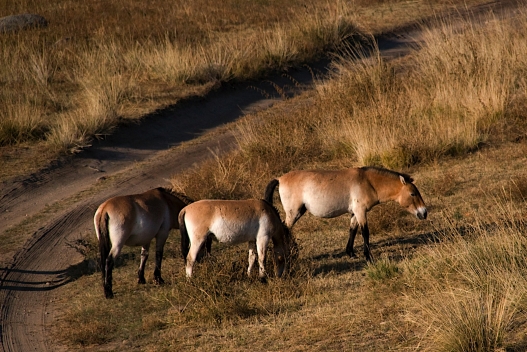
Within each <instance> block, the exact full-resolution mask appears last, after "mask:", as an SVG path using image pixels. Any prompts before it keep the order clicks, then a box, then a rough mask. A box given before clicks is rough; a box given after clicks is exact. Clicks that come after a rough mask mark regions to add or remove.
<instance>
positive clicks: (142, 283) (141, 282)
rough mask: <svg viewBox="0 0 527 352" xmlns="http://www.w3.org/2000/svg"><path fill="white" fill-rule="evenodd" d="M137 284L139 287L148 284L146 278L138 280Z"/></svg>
mask: <svg viewBox="0 0 527 352" xmlns="http://www.w3.org/2000/svg"><path fill="white" fill-rule="evenodd" d="M137 283H138V284H139V285H144V284H146V280H145V278H144V277H142V278H139V279H137Z"/></svg>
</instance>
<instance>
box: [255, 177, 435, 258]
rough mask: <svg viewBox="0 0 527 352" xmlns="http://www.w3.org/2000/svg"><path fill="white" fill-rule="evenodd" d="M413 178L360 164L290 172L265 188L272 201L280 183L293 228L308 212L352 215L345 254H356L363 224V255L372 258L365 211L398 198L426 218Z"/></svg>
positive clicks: (324, 214) (270, 201) (282, 197)
mask: <svg viewBox="0 0 527 352" xmlns="http://www.w3.org/2000/svg"><path fill="white" fill-rule="evenodd" d="M412 182H413V179H412V178H411V177H410V176H408V175H406V174H401V173H398V172H395V171H391V170H387V169H383V168H377V167H361V168H349V169H344V170H338V171H324V170H306V171H301V170H298V171H291V172H289V173H287V174H285V175H283V176H281V177H279V178H276V179H273V180H272V181H271V182H269V184H268V185H267V188H266V190H265V199H266V200H267V201H268V202H269V203H271V204H272V201H273V192H274V189H275V188H276V186H277V185H278V184H280V187H279V194H280V199H281V201H282V205H283V207H284V211H285V213H286V220H285V223H286V225H287V226H288V227H289V228H291V227H292V226H293V225H294V224H295V222H296V221H297V220H298V219H300V217H301V216H302V215H303V214H304V213H305V212H306V210H307V211H309V212H310V213H311V214H313V215H314V216H317V217H321V218H334V217H337V216H340V215H342V214H345V213H349V214H351V223H350V230H349V240H348V244H347V246H346V253H347V254H348V255H349V256H350V257H355V252H354V251H353V243H354V242H355V235H356V234H357V230H358V228H359V227H360V228H361V233H362V237H363V239H364V255H365V256H366V259H367V260H368V261H371V260H372V256H371V252H370V244H369V243H370V242H369V238H370V233H369V230H368V222H367V219H366V213H367V212H368V211H370V209H371V208H373V207H374V206H375V205H377V204H379V203H382V202H386V201H390V200H393V201H396V202H398V203H399V204H400V205H401V206H402V207H403V208H406V209H407V210H408V211H409V212H410V213H412V214H415V215H416V216H417V217H418V218H419V219H421V220H422V219H426V216H427V210H426V206H425V203H424V201H423V199H422V198H421V194H420V193H419V190H418V189H417V187H415V185H414V184H413V183H412Z"/></svg>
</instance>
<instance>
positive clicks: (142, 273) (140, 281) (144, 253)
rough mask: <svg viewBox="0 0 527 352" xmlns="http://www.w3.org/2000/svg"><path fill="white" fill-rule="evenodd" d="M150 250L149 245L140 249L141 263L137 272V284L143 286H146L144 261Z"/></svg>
mask: <svg viewBox="0 0 527 352" xmlns="http://www.w3.org/2000/svg"><path fill="white" fill-rule="evenodd" d="M149 249H150V244H147V245H146V246H143V247H142V248H141V263H140V264H139V270H138V271H137V283H138V284H141V285H144V284H146V280H145V266H146V260H147V259H148V251H149Z"/></svg>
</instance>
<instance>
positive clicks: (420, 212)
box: [416, 208, 428, 220]
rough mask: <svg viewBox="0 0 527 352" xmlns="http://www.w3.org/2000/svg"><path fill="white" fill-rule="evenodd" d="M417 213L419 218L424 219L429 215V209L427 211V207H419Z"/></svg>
mask: <svg viewBox="0 0 527 352" xmlns="http://www.w3.org/2000/svg"><path fill="white" fill-rule="evenodd" d="M416 215H417V218H418V219H419V220H424V219H426V217H427V216H428V211H426V208H419V209H417V214H416Z"/></svg>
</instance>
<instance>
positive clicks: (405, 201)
mask: <svg viewBox="0 0 527 352" xmlns="http://www.w3.org/2000/svg"><path fill="white" fill-rule="evenodd" d="M399 179H400V181H401V183H402V187H401V189H400V191H399V195H398V197H397V202H398V203H399V204H400V205H401V206H402V207H403V208H405V209H406V210H408V212H410V213H412V214H414V215H415V216H417V218H419V219H420V220H424V219H426V217H427V215H428V212H427V210H426V205H425V202H424V200H423V198H422V197H421V193H419V190H418V189H417V187H415V185H414V184H413V183H412V179H411V178H405V177H404V176H403V175H401V176H399Z"/></svg>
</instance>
